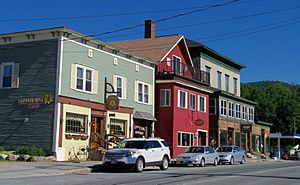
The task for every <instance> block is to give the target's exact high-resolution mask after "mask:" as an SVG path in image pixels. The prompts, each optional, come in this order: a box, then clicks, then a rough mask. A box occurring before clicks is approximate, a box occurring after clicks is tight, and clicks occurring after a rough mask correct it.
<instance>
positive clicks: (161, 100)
mask: <svg viewBox="0 0 300 185" xmlns="http://www.w3.org/2000/svg"><path fill="white" fill-rule="evenodd" d="M112 45H114V46H117V47H119V48H122V49H126V50H127V51H130V52H131V53H135V54H137V55H140V56H143V57H146V58H149V59H151V60H153V61H156V62H157V66H156V85H155V117H156V119H157V122H156V123H155V136H158V137H162V138H164V139H165V140H166V141H167V143H168V144H169V145H170V146H171V155H172V156H173V157H175V156H177V155H178V154H180V153H182V152H183V151H184V150H185V149H186V148H187V147H188V146H192V145H208V130H209V94H211V93H212V92H213V89H211V88H210V87H209V85H210V74H209V73H208V72H205V71H201V70H199V69H195V68H194V67H193V62H192V60H191V57H190V55H189V52H188V48H187V46H186V42H185V39H184V37H183V36H182V35H173V36H162V37H156V36H155V25H154V22H153V21H146V22H145V39H142V40H130V41H122V42H114V43H112Z"/></svg>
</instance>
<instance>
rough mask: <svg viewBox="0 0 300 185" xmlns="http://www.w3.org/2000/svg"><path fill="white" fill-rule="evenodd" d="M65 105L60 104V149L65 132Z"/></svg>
mask: <svg viewBox="0 0 300 185" xmlns="http://www.w3.org/2000/svg"><path fill="white" fill-rule="evenodd" d="M63 108H64V107H63V104H60V120H59V136H58V147H62V132H63V112H64V111H63Z"/></svg>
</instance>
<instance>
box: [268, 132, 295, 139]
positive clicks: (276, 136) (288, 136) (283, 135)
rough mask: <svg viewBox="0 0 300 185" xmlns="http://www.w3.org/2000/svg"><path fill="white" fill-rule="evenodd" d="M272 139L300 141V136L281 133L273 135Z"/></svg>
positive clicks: (271, 135)
mask: <svg viewBox="0 0 300 185" xmlns="http://www.w3.org/2000/svg"><path fill="white" fill-rule="evenodd" d="M270 138H279V139H300V134H281V133H271V134H270Z"/></svg>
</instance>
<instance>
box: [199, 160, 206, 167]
mask: <svg viewBox="0 0 300 185" xmlns="http://www.w3.org/2000/svg"><path fill="white" fill-rule="evenodd" d="M199 166H200V167H203V166H205V159H204V158H202V159H201V161H200V164H199Z"/></svg>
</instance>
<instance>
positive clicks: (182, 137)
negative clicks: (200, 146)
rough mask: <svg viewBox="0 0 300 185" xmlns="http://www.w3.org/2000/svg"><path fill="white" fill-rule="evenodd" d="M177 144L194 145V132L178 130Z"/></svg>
mask: <svg viewBox="0 0 300 185" xmlns="http://www.w3.org/2000/svg"><path fill="white" fill-rule="evenodd" d="M177 137H178V146H193V145H194V134H193V133H184V132H178V134H177Z"/></svg>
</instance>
